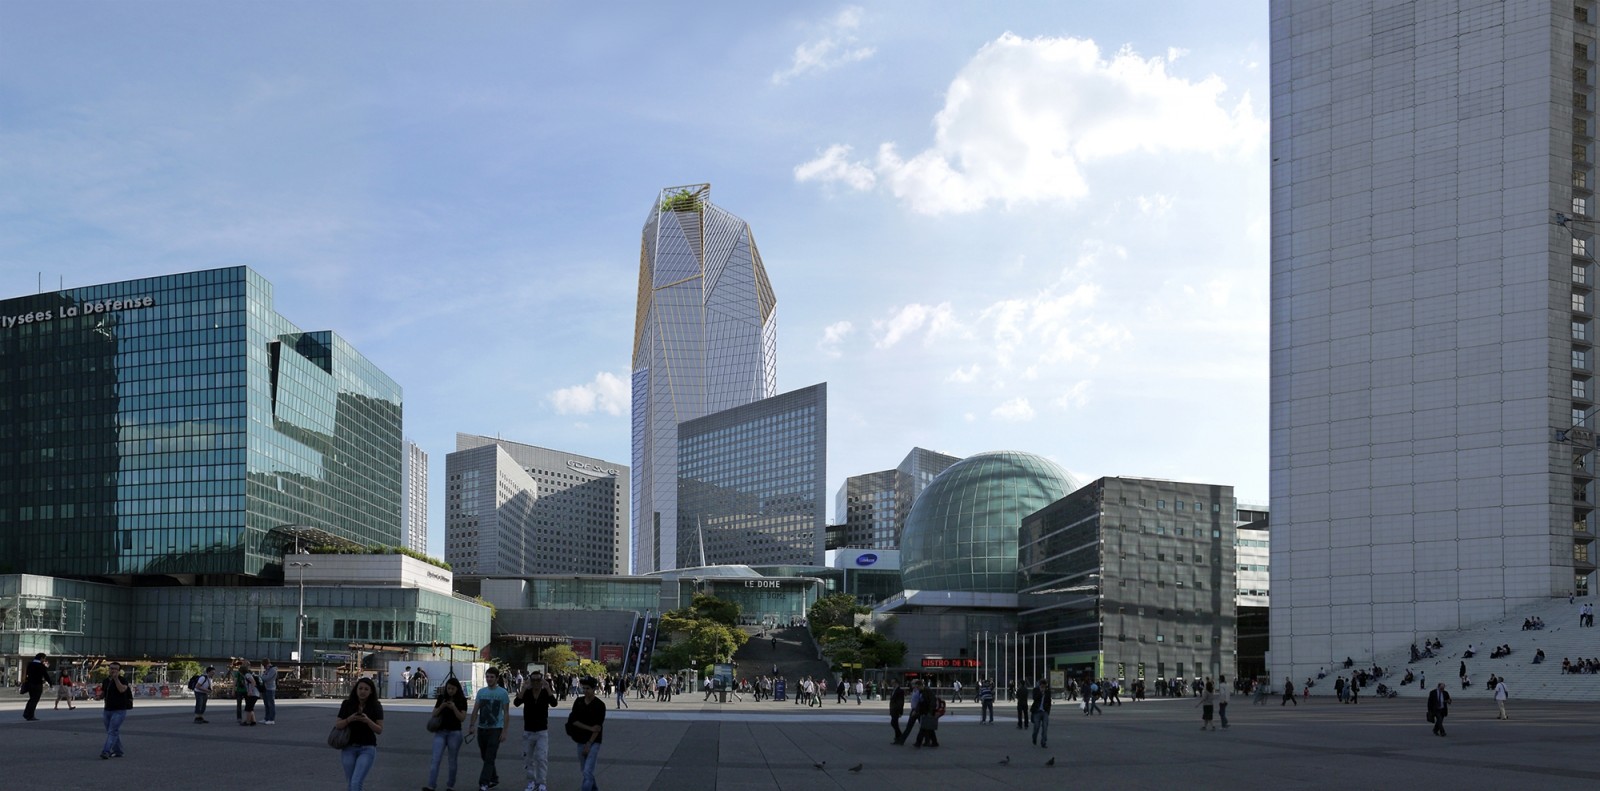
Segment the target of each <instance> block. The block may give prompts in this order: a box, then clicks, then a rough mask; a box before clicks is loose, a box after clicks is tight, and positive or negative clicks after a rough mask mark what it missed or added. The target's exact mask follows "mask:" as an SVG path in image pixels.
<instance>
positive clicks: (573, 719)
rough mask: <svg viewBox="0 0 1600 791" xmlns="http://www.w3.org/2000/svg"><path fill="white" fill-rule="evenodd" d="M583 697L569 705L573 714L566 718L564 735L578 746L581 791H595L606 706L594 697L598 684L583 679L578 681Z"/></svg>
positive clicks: (591, 680) (590, 679)
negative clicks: (581, 777)
mask: <svg viewBox="0 0 1600 791" xmlns="http://www.w3.org/2000/svg"><path fill="white" fill-rule="evenodd" d="M579 683H580V685H581V686H582V687H583V697H581V698H578V699H577V700H575V701H573V702H572V712H571V713H569V714H568V715H567V735H568V736H570V737H572V740H573V741H574V742H577V744H578V764H579V766H581V767H583V791H597V789H598V788H599V786H597V785H596V784H595V781H594V768H595V763H596V762H598V761H599V760H600V737H601V730H602V729H603V727H604V725H605V722H606V704H605V701H603V700H600V699H599V698H597V697H595V696H594V690H595V687H596V686H599V682H598V681H596V680H595V679H593V678H590V677H587V676H585V677H584V679H583V681H581V682H579Z"/></svg>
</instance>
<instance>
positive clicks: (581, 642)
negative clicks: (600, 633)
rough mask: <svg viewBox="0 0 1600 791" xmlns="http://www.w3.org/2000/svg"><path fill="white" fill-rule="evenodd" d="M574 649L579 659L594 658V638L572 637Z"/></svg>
mask: <svg viewBox="0 0 1600 791" xmlns="http://www.w3.org/2000/svg"><path fill="white" fill-rule="evenodd" d="M572 650H573V652H574V653H576V654H577V655H578V658H579V659H593V658H594V639H593V638H589V637H574V638H572Z"/></svg>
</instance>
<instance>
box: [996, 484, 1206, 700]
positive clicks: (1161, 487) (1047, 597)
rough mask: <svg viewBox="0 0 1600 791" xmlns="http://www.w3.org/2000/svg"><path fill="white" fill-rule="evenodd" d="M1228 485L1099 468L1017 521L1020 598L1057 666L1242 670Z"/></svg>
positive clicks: (1105, 670) (1168, 671)
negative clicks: (1094, 476)
mask: <svg viewBox="0 0 1600 791" xmlns="http://www.w3.org/2000/svg"><path fill="white" fill-rule="evenodd" d="M1234 514H1235V503H1234V496H1233V487H1231V486H1218V485H1213V484H1203V483H1179V482H1175V481H1162V480H1154V479H1148V478H1101V479H1099V480H1097V481H1094V482H1093V483H1090V484H1088V485H1087V486H1084V487H1083V488H1080V489H1078V490H1077V491H1074V492H1072V493H1071V494H1068V495H1067V496H1066V497H1063V498H1061V499H1060V500H1057V501H1056V502H1054V503H1051V504H1050V505H1049V506H1046V507H1045V508H1043V509H1041V510H1039V511H1038V512H1037V513H1033V514H1030V515H1028V516H1026V517H1024V518H1023V520H1022V531H1021V536H1020V539H1019V541H1018V544H1019V550H1020V551H1019V554H1018V560H1017V566H1018V581H1017V587H1018V596H1017V606H1018V612H1019V620H1020V626H1021V630H1022V631H1023V632H1024V633H1025V634H1029V635H1032V636H1033V639H1034V640H1035V641H1037V645H1038V646H1040V647H1042V649H1041V652H1042V654H1043V656H1044V658H1045V660H1046V662H1047V663H1048V666H1049V667H1050V668H1055V669H1061V668H1066V669H1068V670H1069V671H1071V672H1073V673H1081V672H1092V673H1094V675H1095V676H1096V677H1097V678H1104V677H1107V676H1110V677H1113V678H1121V679H1127V680H1130V681H1131V680H1134V679H1144V680H1146V681H1154V680H1156V679H1163V678H1164V679H1172V678H1182V679H1186V680H1192V679H1194V678H1196V677H1205V676H1210V677H1212V678H1215V677H1216V676H1217V675H1218V674H1225V675H1232V674H1233V673H1234V672H1235V650H1236V642H1237V640H1236V635H1237V624H1236V620H1237V606H1236V602H1235V595H1236V587H1237V585H1236V574H1235V571H1234V568H1235V562H1236V561H1235V556H1236V550H1235V547H1234V529H1235V528H1234V524H1235V522H1234Z"/></svg>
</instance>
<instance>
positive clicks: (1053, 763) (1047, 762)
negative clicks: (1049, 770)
mask: <svg viewBox="0 0 1600 791" xmlns="http://www.w3.org/2000/svg"><path fill="white" fill-rule="evenodd" d="M1044 765H1045V766H1055V765H1056V759H1054V758H1051V759H1050V760H1048V761H1045V762H1044Z"/></svg>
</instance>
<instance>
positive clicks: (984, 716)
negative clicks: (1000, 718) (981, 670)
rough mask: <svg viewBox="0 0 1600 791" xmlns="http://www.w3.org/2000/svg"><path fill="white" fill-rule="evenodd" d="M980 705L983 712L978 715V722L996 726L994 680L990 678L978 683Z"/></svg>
mask: <svg viewBox="0 0 1600 791" xmlns="http://www.w3.org/2000/svg"><path fill="white" fill-rule="evenodd" d="M978 705H980V706H982V707H983V708H982V711H981V712H980V713H979V715H978V722H987V723H989V724H990V725H993V724H994V679H992V678H988V679H984V680H983V681H980V682H978Z"/></svg>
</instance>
